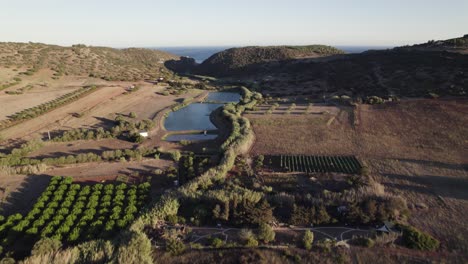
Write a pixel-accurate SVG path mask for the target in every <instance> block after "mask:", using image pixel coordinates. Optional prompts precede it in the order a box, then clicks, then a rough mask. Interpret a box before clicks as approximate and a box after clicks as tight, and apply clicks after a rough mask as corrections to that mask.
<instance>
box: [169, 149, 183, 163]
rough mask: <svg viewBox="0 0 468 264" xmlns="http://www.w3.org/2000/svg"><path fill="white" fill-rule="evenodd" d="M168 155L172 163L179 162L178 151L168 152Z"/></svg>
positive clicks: (179, 155)
mask: <svg viewBox="0 0 468 264" xmlns="http://www.w3.org/2000/svg"><path fill="white" fill-rule="evenodd" d="M169 155H171V158H172V159H173V160H174V161H179V160H180V158H181V157H182V155H181V154H180V151H178V150H174V151H171V152H169Z"/></svg>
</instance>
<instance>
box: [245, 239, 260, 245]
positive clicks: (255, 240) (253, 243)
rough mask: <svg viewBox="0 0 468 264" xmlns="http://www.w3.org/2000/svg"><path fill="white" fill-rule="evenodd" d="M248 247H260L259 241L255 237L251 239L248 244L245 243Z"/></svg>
mask: <svg viewBox="0 0 468 264" xmlns="http://www.w3.org/2000/svg"><path fill="white" fill-rule="evenodd" d="M245 245H246V246H247V247H257V246H258V241H257V239H255V238H254V237H252V238H250V239H249V240H247V243H245Z"/></svg>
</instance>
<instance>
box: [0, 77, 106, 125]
mask: <svg viewBox="0 0 468 264" xmlns="http://www.w3.org/2000/svg"><path fill="white" fill-rule="evenodd" d="M96 89H97V87H96V86H89V87H88V86H86V87H83V88H80V89H78V90H76V91H73V92H70V93H67V94H64V95H62V96H60V97H59V98H56V99H54V100H52V101H49V102H46V103H43V104H40V105H38V106H34V107H31V108H27V109H24V110H22V111H20V112H17V113H15V114H13V115H11V116H10V117H9V119H8V120H9V123H4V124H3V125H1V124H0V128H4V127H7V126H9V125H11V124H12V123H16V122H18V121H22V120H27V119H31V118H35V117H37V116H39V115H42V114H44V113H46V112H48V111H51V110H53V109H55V108H57V107H59V106H62V105H64V104H67V103H70V102H73V101H75V100H77V99H79V98H81V97H83V96H84V95H85V94H88V93H90V92H92V91H94V90H96Z"/></svg>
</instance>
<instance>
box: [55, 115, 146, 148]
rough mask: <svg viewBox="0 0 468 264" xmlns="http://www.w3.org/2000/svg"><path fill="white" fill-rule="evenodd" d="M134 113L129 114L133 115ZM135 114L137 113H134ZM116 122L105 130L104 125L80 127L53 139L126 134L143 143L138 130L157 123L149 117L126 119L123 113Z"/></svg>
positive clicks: (128, 138) (105, 136) (90, 138)
mask: <svg viewBox="0 0 468 264" xmlns="http://www.w3.org/2000/svg"><path fill="white" fill-rule="evenodd" d="M132 113H133V112H132ZM132 113H130V114H129V115H130V116H132ZM133 114H134V113H133ZM133 116H136V115H135V114H134V115H133ZM115 122H116V125H115V126H114V127H112V128H111V129H110V130H104V128H102V127H100V128H98V129H84V128H78V129H73V130H68V131H65V132H63V134H62V135H60V136H56V137H54V138H53V141H56V142H67V141H75V140H99V139H103V138H117V137H121V136H124V135H126V138H127V140H130V141H132V142H136V143H141V141H142V140H143V139H142V137H141V136H140V134H139V133H138V131H139V130H149V129H151V128H153V127H154V125H155V124H154V122H153V121H151V120H149V119H144V120H142V121H138V122H131V121H128V120H126V119H125V118H124V117H123V116H122V115H118V116H117V117H116V118H115Z"/></svg>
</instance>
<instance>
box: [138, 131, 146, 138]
mask: <svg viewBox="0 0 468 264" xmlns="http://www.w3.org/2000/svg"><path fill="white" fill-rule="evenodd" d="M138 134H140V136H142V137H145V138H146V137H148V132H147V131H140V132H138Z"/></svg>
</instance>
